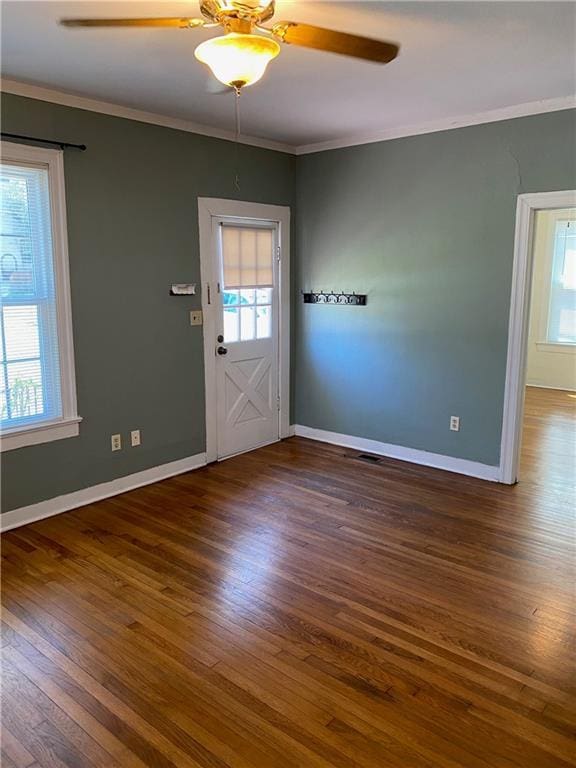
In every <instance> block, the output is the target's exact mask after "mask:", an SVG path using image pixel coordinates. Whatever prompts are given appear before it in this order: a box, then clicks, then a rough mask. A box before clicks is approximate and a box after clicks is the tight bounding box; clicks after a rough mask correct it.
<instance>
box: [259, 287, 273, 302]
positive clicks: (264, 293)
mask: <svg viewBox="0 0 576 768" xmlns="http://www.w3.org/2000/svg"><path fill="white" fill-rule="evenodd" d="M256 301H257V302H258V304H272V288H258V290H257V291H256Z"/></svg>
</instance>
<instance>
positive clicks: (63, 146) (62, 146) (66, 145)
mask: <svg viewBox="0 0 576 768" xmlns="http://www.w3.org/2000/svg"><path fill="white" fill-rule="evenodd" d="M0 135H1V136H2V138H3V139H8V140H9V141H10V139H22V140H23V141H35V142H36V143H37V144H51V145H52V146H53V147H60V149H79V150H80V152H84V150H85V149H86V144H70V142H69V141H54V140H53V139H37V138H36V137H35V136H21V135H20V134H19V133H4V131H2V132H1V133H0Z"/></svg>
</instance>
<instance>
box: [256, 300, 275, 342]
mask: <svg viewBox="0 0 576 768" xmlns="http://www.w3.org/2000/svg"><path fill="white" fill-rule="evenodd" d="M256 312H257V318H256V338H257V339H267V338H269V337H270V336H271V335H272V307H270V306H267V307H258V308H257V310H256Z"/></svg>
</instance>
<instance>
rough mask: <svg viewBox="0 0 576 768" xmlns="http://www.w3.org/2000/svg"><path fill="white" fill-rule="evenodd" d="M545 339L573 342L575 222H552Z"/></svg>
mask: <svg viewBox="0 0 576 768" xmlns="http://www.w3.org/2000/svg"><path fill="white" fill-rule="evenodd" d="M547 340H548V342H550V343H552V344H576V221H557V222H556V227H555V231H554V250H553V257H552V280H551V286H550V305H549V312H548V331H547Z"/></svg>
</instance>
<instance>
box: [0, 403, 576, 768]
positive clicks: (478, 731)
mask: <svg viewBox="0 0 576 768" xmlns="http://www.w3.org/2000/svg"><path fill="white" fill-rule="evenodd" d="M575 404H576V400H575V399H574V395H572V394H570V393H558V392H548V391H545V390H532V389H529V390H528V395H527V408H526V430H525V436H524V448H523V460H522V467H521V482H520V483H519V484H518V485H517V486H516V487H504V486H499V485H495V484H491V483H487V482H483V481H480V480H473V479H469V478H465V477H460V476H457V475H452V474H448V473H444V472H441V471H436V470H433V469H426V468H423V467H416V466H413V465H409V464H405V463H401V462H398V461H391V460H382V461H380V462H379V463H377V464H370V463H366V462H363V461H361V460H359V459H358V458H356V453H355V452H354V451H351V450H347V449H342V448H337V447H333V446H328V445H323V444H320V443H316V442H312V441H308V440H304V439H300V438H292V439H290V440H287V441H284V442H282V443H279V444H276V445H273V446H271V447H267V448H263V449H261V450H259V451H256V452H254V453H251V454H246V455H244V456H241V457H238V458H234V459H231V460H229V461H226V462H223V463H221V464H218V465H213V466H210V467H207V468H205V469H202V470H198V471H196V472H192V473H189V474H187V475H181V476H179V477H175V478H173V479H171V480H167V481H165V482H162V483H159V484H157V485H154V486H148V487H146V488H142V489H140V490H136V491H133V492H131V493H127V494H125V495H123V496H118V497H116V498H113V499H109V500H107V501H102V502H99V503H98V504H93V505H91V506H87V507H84V508H82V509H79V510H76V511H74V512H69V513H66V514H63V515H60V516H58V517H54V518H51V519H47V520H44V521H42V522H39V523H36V524H34V525H29V526H27V527H24V528H20V529H18V530H15V531H12V532H10V533H9V534H7V535H6V536H5V537H4V545H3V558H4V613H3V621H4V624H5V635H4V643H5V645H4V660H5V670H4V681H3V696H4V707H3V716H4V721H5V728H6V730H5V737H4V745H3V758H4V762H3V765H4V766H5V768H8V767H12V766H14V765H16V766H27V767H31V766H35V767H36V768H37V766H62V765H66V766H74V768H78V767H79V766H103V767H104V766H105V767H106V768H111V767H112V766H121V767H122V768H129V767H131V766H134V767H136V766H140V767H142V766H161V767H164V766H166V767H167V766H182V767H184V766H206V767H208V766H210V768H218V767H224V766H230V767H237V768H254V767H255V766H258V767H260V766H262V767H264V768H272V767H275V766H278V767H280V766H291V767H295V766H298V767H300V768H308V767H310V768H320V767H321V766H324V767H325V768H327V767H328V766H340V767H341V768H351V767H353V766H370V767H375V766H377V768H386V767H387V766H397V767H398V768H424V767H427V768H444V767H447V766H450V768H456V767H457V766H461V767H462V768H496V767H502V768H504V767H506V768H512V767H513V766H522V767H523V768H560V767H561V766H574V765H576V742H575V741H573V740H571V734H572V735H573V729H574V726H575V725H576V678H575V675H574V670H575V668H576V667H575V664H574V661H575V658H574V657H575V655H576V645H575V643H574V627H575V621H574V619H575V614H576V606H575V600H574V589H573V587H574V577H575V569H574V562H575V560H574V494H575V488H574V485H573V482H574V476H575V473H574V434H575V432H574V430H575V426H576V425H575V413H574V406H575Z"/></svg>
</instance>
